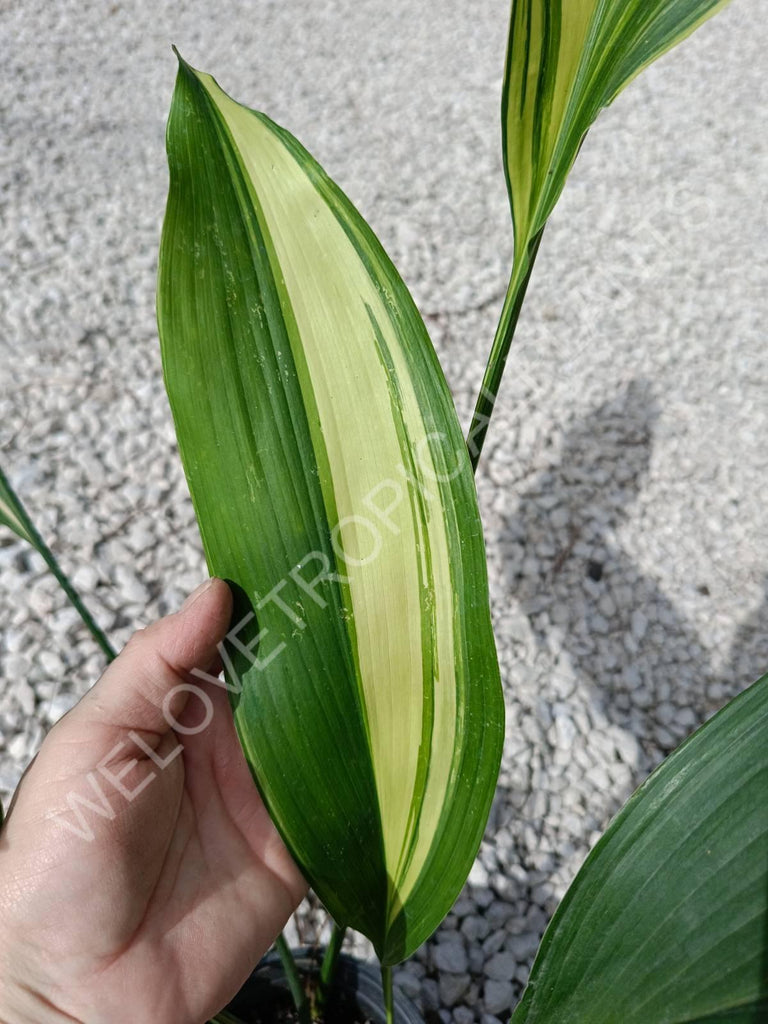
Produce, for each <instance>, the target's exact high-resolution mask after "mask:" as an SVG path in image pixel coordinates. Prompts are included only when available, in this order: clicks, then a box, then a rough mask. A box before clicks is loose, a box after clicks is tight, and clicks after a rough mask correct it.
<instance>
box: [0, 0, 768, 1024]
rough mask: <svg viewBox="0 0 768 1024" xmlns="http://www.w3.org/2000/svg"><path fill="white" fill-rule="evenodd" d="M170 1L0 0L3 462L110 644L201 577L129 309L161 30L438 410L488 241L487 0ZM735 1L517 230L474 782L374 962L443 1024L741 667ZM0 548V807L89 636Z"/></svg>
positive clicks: (750, 521)
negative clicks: (499, 743) (412, 936)
mask: <svg viewBox="0 0 768 1024" xmlns="http://www.w3.org/2000/svg"><path fill="white" fill-rule="evenodd" d="M181 6H182V5H178V4H175V3H173V4H172V3H170V2H168V0H154V2H153V3H152V4H149V3H145V2H137V3H134V4H127V3H124V2H115V3H112V4H110V3H108V2H103V0H102V2H98V3H96V2H94V0H77V2H76V3H75V2H66V0H24V3H23V4H22V3H21V2H20V0H15V2H14V0H11V2H10V4H8V3H6V4H4V5H2V7H1V8H0V26H1V28H0V46H1V47H2V54H3V60H2V67H3V75H4V78H5V80H4V87H3V91H2V99H1V100H0V102H1V103H2V106H3V116H2V119H1V120H0V134H1V136H2V152H3V157H2V161H1V162H0V188H1V189H2V191H1V193H0V209H1V210H2V222H3V230H2V236H1V237H0V261H1V263H0V265H1V267H2V274H3V278H4V286H3V288H2V294H0V345H1V346H2V362H1V364H0V366H1V367H2V368H1V369H0V375H1V376H0V385H1V386H0V408H1V410H2V412H1V418H0V446H1V448H2V455H1V457H2V463H3V466H4V467H5V469H6V471H7V472H8V473H9V475H10V477H11V480H12V482H13V483H14V485H16V486H17V487H18V489H19V491H20V492H21V493H22V495H23V497H24V498H25V500H26V502H27V504H28V505H29V507H30V509H31V510H33V511H34V514H35V516H36V518H37V520H38V523H39V525H40V527H41V529H42V531H43V533H44V534H45V535H46V536H47V537H49V538H50V539H51V540H52V543H53V547H54V549H55V551H56V552H57V553H58V554H59V555H60V557H61V561H62V562H63V564H64V565H65V567H66V568H67V569H68V570H70V571H71V572H72V573H73V574H74V578H75V581H76V583H77V585H78V586H79V587H80V588H81V589H82V591H83V592H84V594H85V595H86V597H87V598H88V600H89V602H90V604H91V606H92V608H93V609H94V611H95V613H96V615H97V617H98V619H99V620H100V621H101V622H102V623H103V624H104V626H105V628H106V629H107V630H108V632H109V634H110V635H111V636H112V637H113V638H114V641H115V642H116V643H118V644H121V643H123V642H124V641H125V640H126V639H127V638H128V636H129V635H130V633H131V631H132V630H133V629H134V628H135V627H137V626H138V625H140V624H145V623H147V622H149V621H152V620H153V619H155V618H156V617H158V616H159V615H161V614H163V613H165V612H168V611H169V610H172V609H174V608H176V607H177V606H178V604H179V603H180V602H181V600H182V598H183V596H184V595H185V594H186V592H188V591H189V590H190V589H191V588H192V587H193V586H194V585H195V584H196V583H197V582H199V580H200V579H201V578H202V577H203V575H204V563H203V558H202V554H201V550H200V544H199V541H198V536H197V532H196V527H195V523H194V518H193V514H192V510H191V506H190V503H189V500H188V496H187V492H186V487H185V484H184V480H183V476H182V472H181V467H180V464H179V461H178V457H177V453H176V450H175V447H174V438H173V431H172V427H171V421H170V415H169V412H168V409H167V405H166V401H165V396H164V392H163V386H162V381H161V375H160V362H159V356H158V347H157V338H156V333H155V320H154V286H155V270H156V253H157V243H158V237H159V231H160V224H161V219H162V213H163V206H164V200H165V190H166V183H167V179H166V167H165V158H164V151H163V131H164V119H165V116H166V113H167V107H168V102H169V99H170V94H171V90H172V87H173V79H174V60H173V58H172V54H171V51H170V44H171V42H175V43H177V45H178V46H179V47H180V49H181V51H182V53H184V54H185V56H187V58H188V59H189V60H191V61H192V62H193V63H194V64H196V65H197V66H199V67H202V68H204V69H208V70H211V71H213V72H214V73H216V74H217V76H218V78H219V80H220V82H221V83H222V85H223V86H224V87H225V88H227V89H228V90H229V91H231V92H233V93H234V95H235V96H237V97H238V98H240V99H242V100H244V101H247V102H249V103H250V104H251V105H253V106H257V107H259V108H261V109H264V110H266V111H267V112H268V113H270V114H271V115H272V116H273V117H275V118H276V119H277V120H278V121H280V122H281V123H284V124H285V125H286V126H287V127H289V128H291V129H292V130H293V131H294V132H295V133H296V134H297V135H298V136H299V137H300V138H301V139H302V141H304V143H305V144H306V145H307V146H308V147H309V148H310V150H311V151H312V152H314V153H315V155H316V156H317V157H318V158H319V159H320V160H321V162H322V163H323V164H324V165H325V166H326V167H327V169H328V170H329V171H330V173H331V174H332V175H334V177H336V179H337V180H338V181H339V182H340V183H341V184H342V186H343V187H344V188H345V190H346V191H347V192H348V193H349V194H350V195H351V197H352V198H353V199H354V200H355V201H356V202H357V203H358V205H359V206H360V207H361V209H362V211H363V212H364V214H365V215H366V216H367V217H368V218H369V220H370V221H371V223H372V224H373V226H374V228H375V229H376V231H377V233H378V234H379V235H380V237H381V238H382V240H383V241H384V243H385V245H386V246H387V248H388V249H389V251H390V253H391V254H392V256H393V258H394V259H395V262H396V263H397V265H398V266H399V267H400V269H401V271H402V272H403V274H404V277H405V279H406V281H407V282H408V283H409V285H410V286H411V287H412V289H413V292H414V295H415V297H416V300H417V302H418V303H419V305H420V308H421V309H422V311H423V312H424V314H425V316H426V318H427V322H428V324H429V326H430V329H431V330H432V333H433V337H434V339H435V343H436V345H437V347H438V349H439V352H440V356H441V358H442V360H443V365H444V367H445V370H446V374H447V376H448V379H449V382H450V384H451V387H452V388H453V390H454V393H455V396H456V400H457V403H458V405H459V408H460V410H461V413H462V416H463V418H464V419H465V420H466V419H467V414H468V412H469V409H470V404H471V398H472V394H473V392H474V390H475V389H476V388H477V385H478V382H479V379H480V375H481V371H482V364H483V353H484V352H485V351H486V349H487V347H488V344H489V341H490V337H491V335H492V332H493V327H494V323H495V317H496V315H497V313H498V309H499V305H500V297H501V294H502V290H503V287H504V284H505V274H506V271H507V268H508V265H509V258H510V251H511V232H510V229H509V222H508V214H507V209H506V199H505V195H504V189H503V180H502V173H501V160H500V155H499V139H498V127H497V121H498V113H497V106H498V95H499V76H500V69H501V65H502V59H503V49H504V31H505V18H506V4H505V3H503V2H500V0H494V2H492V0H477V2H475V3H473V4H466V3H458V2H456V0H442V2H440V3H438V2H436V0H430V2H429V3H422V4H418V5H417V4H408V3H406V2H399V3H395V4H384V3H381V2H376V0H359V2H358V3H356V4H354V5H352V4H346V5H345V4H342V3H341V2H339V0H329V2H325V3H321V4H311V5H310V4H308V3H305V2H301V0H282V2H279V3H278V2H272V0H259V2H258V3H256V4H250V5H249V4H245V3H238V2H234V0H223V2H221V3H218V4H204V3H202V2H201V0H188V2H187V3H185V4H184V5H183V13H179V10H180V7H181ZM762 13H763V12H762V10H761V8H760V5H759V0H739V2H737V3H735V4H734V5H733V6H732V7H730V8H729V9H728V10H726V11H725V12H724V13H723V14H722V15H720V16H719V17H718V18H717V19H716V20H715V21H713V22H711V23H710V24H708V25H707V26H705V27H704V28H703V29H702V30H701V31H700V32H699V33H698V34H697V35H696V36H695V37H694V38H693V39H692V40H689V41H688V43H686V44H685V46H684V48H683V49H682V50H680V51H678V52H677V53H676V54H673V55H671V56H670V57H667V58H665V59H664V60H663V61H661V62H660V63H659V64H658V65H656V66H654V67H653V68H652V69H651V70H650V71H649V72H647V73H646V74H645V75H644V76H643V77H642V78H641V79H639V80H638V81H637V82H635V83H634V84H633V86H632V88H631V89H630V90H629V91H628V92H627V93H626V94H625V95H624V96H622V97H621V98H620V99H619V100H618V101H617V102H616V103H615V104H614V106H613V107H612V108H611V109H610V110H609V111H607V112H606V113H605V114H604V116H603V117H602V118H601V120H600V123H599V125H598V126H597V127H596V128H595V129H594V130H593V132H592V133H591V136H590V138H589V140H588V144H587V145H586V146H585V147H584V150H583V152H582V155H581V156H580V158H579V161H578V164H577V167H576V169H575V171H574V173H573V175H572V177H571V181H570V184H569V186H568V189H567V192H566V195H565V197H564V199H563V201H562V202H561V204H560V206H559V207H558V210H557V212H556V214H555V216H554V217H553V219H552V222H551V226H550V228H549V229H548V232H547V236H546V237H545V241H544V243H543V246H542V252H541V255H540V257H539V263H538V266H537V269H536V273H535V277H534V281H533V285H532V288H531V292H530V296H529V300H528V308H527V312H526V313H525V315H524V318H523V322H522V325H521V331H520V336H519V342H518V343H517V346H516V349H515V351H514V355H513V358H512V360H511V362H510V367H509V370H508V380H507V381H506V385H505V388H504V390H503V392H502V397H501V401H500V406H499V409H498V413H497V416H496V420H495V423H494V425H493V428H492V432H491V435H490V439H489V444H488V449H487V456H486V458H485V464H484V467H483V469H482V471H481V473H480V477H479V490H480V495H481V501H482V508H483V514H484V520H485V527H486V532H487V541H488V548H489V559H490V568H491V580H492V599H493V608H494V616H495V623H496V631H497V637H498V643H499V649H500V656H501V661H502V665H503V675H504V682H505V690H506V698H507V711H508V740H507V746H506V751H505V756H504V765H503V770H502V775H501V780H500V785H499V791H498V798H497V801H496V803H495V806H494V811H493V814H492V822H491V826H490V827H489V831H488V838H487V840H486V842H485V843H484V845H483V848H482V851H481V854H480V857H479V859H478V862H477V864H476V865H475V868H474V870H473V872H472V875H471V877H470V881H469V883H468V885H467V887H466V890H465V892H464V893H463V895H462V897H461V898H460V900H459V902H458V903H457V904H456V906H455V908H454V910H453V912H452V913H451V914H450V915H449V917H448V918H447V920H446V921H445V923H444V924H443V926H442V927H441V929H440V930H439V932H438V934H437V935H436V936H435V937H434V939H433V940H431V941H430V942H429V943H427V944H426V945H425V946H424V947H423V948H422V949H421V950H420V951H419V952H418V953H417V955H416V956H415V957H414V958H413V960H412V961H411V962H410V963H408V964H407V965H405V966H404V967H403V968H402V969H401V970H400V971H399V972H398V975H397V977H398V982H399V984H400V985H401V987H402V988H403V989H404V990H405V991H406V992H407V993H408V994H409V995H411V996H413V997H414V998H415V999H417V1000H421V1001H422V1002H423V1005H424V1008H425V1009H426V1010H428V1011H433V1014H438V1015H439V1017H440V1019H442V1020H443V1021H444V1022H445V1024H448V1022H449V1021H450V1020H453V1021H455V1022H456V1024H470V1022H472V1021H476V1020H477V1021H482V1024H496V1018H503V1017H505V1016H506V1015H507V1014H508V1011H509V1009H510V1007H511V1006H512V1005H513V1004H514V1002H515V1000H516V999H517V997H518V996H519V994H520V991H521V987H522V985H523V984H524V982H525V980H526V977H527V974H528V970H529V967H530V964H531V961H532V958H533V954H534V951H535V949H536V946H537V944H538V941H539V938H540V936H541V933H542V931H543V929H544V926H545V924H546V922H547V920H548V918H549V916H550V914H551V913H552V910H553V909H554V907H555V905H556V903H557V900H558V899H559V898H560V897H561V896H562V894H563V892H564V890H565V888H566V887H567V885H568V883H569V881H570V880H571V879H572V877H573V875H574V873H575V871H576V870H577V868H578V866H579V864H580V863H581V861H582V859H583V857H584V855H585V853H586V852H587V850H588V849H589V847H590V845H591V844H592V843H593V842H594V841H595V840H596V838H597V837H598V835H599V833H600V831H601V830H602V829H603V828H604V826H605V825H606V823H607V821H608V820H609V819H610V817H611V815H612V814H613V813H614V812H615V811H616V809H617V808H618V807H619V805H620V804H621V802H622V801H623V800H624V799H625V798H626V796H627V795H628V794H629V793H630V791H631V790H632V789H633V788H634V786H636V785H637V783H638V782H640V781H641V780H642V779H643V778H644V777H645V775H646V774H647V772H648V771H649V769H650V768H651V767H652V766H653V765H655V764H656V763H658V761H659V760H660V759H661V758H662V757H663V756H664V755H665V754H666V753H668V752H669V751H670V750H671V749H673V747H675V746H676V745H677V744H678V742H679V741H680V740H681V739H682V738H683V737H684V736H686V735H688V734H689V733H690V732H691V731H692V730H693V729H694V728H695V727H696V726H697V725H698V724H700V723H701V722H702V721H703V720H704V719H705V718H706V717H707V716H708V715H710V714H711V713H712V712H713V711H714V710H715V709H717V708H718V707H720V706H721V705H722V704H723V703H724V702H725V701H726V700H727V699H728V698H729V697H730V696H732V695H733V694H735V693H736V692H737V691H738V690H739V689H741V688H742V687H743V686H745V685H746V684H747V683H749V682H750V681H751V680H752V679H754V678H755V677H757V676H758V675H759V674H760V672H761V669H764V668H765V667H768V628H766V627H768V547H767V546H766V540H768V510H767V507H766V503H765V501H764V499H763V497H762V494H761V492H764V487H761V486H759V484H758V481H763V480H764V479H765V471H766V447H765V436H766V430H767V428H768V422H767V418H768V412H767V410H768V403H767V402H766V390H765V380H766V378H768V351H767V350H766V345H765V328H764V318H765V314H766V298H765V295H766V281H765V278H766V266H768V224H766V212H765V205H764V203H763V202H762V199H763V193H764V191H765V187H766V183H768V142H766V135H765V132H764V125H765V111H766V107H767V106H768V103H767V101H768V95H767V93H768V84H767V81H768V80H767V79H766V77H765V75H764V74H763V72H762V70H761V67H762V65H763V62H764V55H765V50H766V46H768V28H766V21H765V19H764V18H763V17H762ZM0 573H2V585H1V586H0V618H1V620H2V622H3V625H4V628H3V630H2V638H1V639H0V673H1V676H0V677H1V678H2V684H1V688H0V736H1V738H0V793H1V794H2V796H3V797H4V798H7V796H8V794H9V793H10V791H12V790H13V788H14V786H15V785H16V782H17V781H18V778H19V775H20V773H21V771H22V770H23V768H24V766H25V764H26V763H27V762H28V760H29V758H30V757H31V755H32V754H33V752H34V751H35V749H36V748H37V746H38V744H39V742H40V739H41V736H42V735H43V734H44V732H45V730H46V729H47V728H48V727H49V725H50V724H51V723H52V722H53V721H55V720H56V719H57V718H58V717H59V716H60V715H61V714H62V713H63V712H64V711H66V710H67V708H69V707H70V706H71V704H72V703H73V702H74V701H75V700H76V699H77V697H78V696H79V695H80V694H82V693H83V692H84V690H85V689H86V688H87V687H88V686H89V685H90V684H91V683H92V682H93V681H94V679H95V678H96V677H97V675H98V673H99V671H100V668H101V658H100V656H99V653H98V651H97V650H96V648H95V646H94V644H93V642H92V641H91V640H90V638H89V637H88V635H87V634H86V633H85V631H84V630H83V628H82V627H81V626H80V625H79V622H78V619H77V617H76V615H75V614H74V613H73V612H72V611H71V610H70V609H69V607H68V606H67V605H66V603H65V600H64V599H63V597H62V595H61V594H60V593H59V592H58V590H57V589H56V586H55V584H54V583H53V582H52V581H51V580H50V579H49V578H48V577H47V575H46V574H45V573H44V571H43V569H42V563H41V562H40V560H39V559H38V558H37V556H34V555H31V554H30V553H29V552H28V551H27V550H26V549H25V548H24V547H23V545H21V544H20V543H17V542H16V541H15V540H14V539H13V538H12V537H9V536H7V535H4V536H2V538H0ZM295 927H296V930H297V931H300V932H301V937H302V938H303V939H305V940H308V939H309V940H311V939H312V938H313V937H316V936H317V935H318V934H321V933H322V917H321V915H320V914H319V912H318V911H317V910H316V908H313V906H312V905H311V904H307V905H306V906H305V907H304V908H303V909H302V911H301V913H300V914H299V915H298V918H297V921H296V923H295ZM356 946H357V948H358V950H360V951H362V952H365V944H364V943H362V942H361V941H359V940H356ZM431 1019H433V1020H434V1019H436V1018H435V1017H434V1016H433V1017H431Z"/></svg>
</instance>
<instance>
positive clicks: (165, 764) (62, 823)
mask: <svg viewBox="0 0 768 1024" xmlns="http://www.w3.org/2000/svg"><path fill="white" fill-rule="evenodd" d="M231 607H232V599H231V595H230V591H229V588H228V587H227V585H226V584H225V583H224V582H223V581H222V580H217V579H214V580H210V581H208V582H207V583H206V584H203V586H202V587H201V588H199V589H198V590H197V591H195V593H194V594H193V595H192V596H191V597H190V598H189V599H188V600H187V602H186V603H185V605H184V607H183V608H182V610H181V611H180V612H178V613H177V614H175V615H169V616H168V617H167V618H164V619H162V620H160V621H159V622H157V623H155V624H154V625H152V626H150V627H149V628H148V629H145V630H142V631H140V632H139V633H137V634H136V635H135V636H134V637H132V639H131V640H130V642H129V643H128V645H127V646H126V648H125V650H124V651H123V652H122V653H121V654H120V656H119V657H118V658H117V659H116V660H115V661H114V662H113V663H112V665H110V667H109V668H108V669H107V671H106V672H105V673H104V675H103V676H102V678H101V679H100V680H99V682H98V683H97V684H96V685H95V686H94V687H93V689H92V690H90V692H89V693H88V694H86V696H85V697H83V699H82V700H81V701H80V703H79V704H77V705H76V707H74V708H73V709H72V711H70V712H69V714H67V715H65V716H64V718H63V719H62V720H61V721H60V722H59V723H57V724H56V725H55V726H54V728H53V729H52V730H51V732H50V733H49V735H48V736H47V737H46V739H45V742H44V743H43V745H42V747H41V749H40V752H39V754H38V755H37V757H36V759H35V760H34V762H33V763H32V765H31V766H30V768H29V769H28V771H27V772H26V774H25V776H24V778H23V779H22V782H21V783H20V785H19V788H18V790H17V792H16V795H15V797H14V800H13V802H12V804H11V808H10V811H9V814H8V818H7V820H6V823H5V826H4V828H3V831H2V833H0V1022H2V1024H33V1022H34V1024H49V1022H51V1024H53V1022H56V1024H58V1022H68V1024H72V1022H76V1024H77V1022H83V1024H124V1022H125V1024H128V1022H131V1024H135V1022H137V1021H140V1022H141V1024H202V1022H203V1021H205V1020H207V1019H208V1017H210V1016H212V1015H213V1014H215V1013H216V1012H217V1011H218V1010H219V1009H221V1007H222V1006H223V1005H224V1004H225V1003H226V1002H227V1001H228V1000H229V999H230V998H231V997H232V996H233V995H234V994H235V992H236V991H237V989H238V988H239V987H240V986H241V985H242V983H243V982H244V981H245V979H246V977H247V976H248V974H249V972H250V971H251V970H252V969H253V967H254V966H255V964H256V962H257V960H258V959H259V958H260V957H261V955H262V954H263V953H264V952H265V951H266V950H267V948H268V947H269V946H270V944H271V943H272V942H273V941H274V939H275V937H276V935H277V934H278V932H279V931H280V929H281V928H282V927H283V925H284V924H285V922H286V920H287V919H288V917H289V916H290V914H291V913H292V912H293V910H294V909H295V907H296V905H297V904H298V902H299V900H300V899H301V898H302V896H303V895H304V893H305V891H306V883H305V882H304V880H303V878H302V877H301V875H300V874H299V872H298V870H297V868H296V867H295V865H294V864H293V862H292V861H291V859H290V857H289V855H288V852H287V850H286V849H285V847H284V846H283V844H282V841H281V840H280V838H279V836H278V834H277V831H276V830H275V828H274V826H273V824H272V822H271V820H270V818H269V816H268V814H267V812H266V809H265V807H264V805H263V803H262V801H261V799H260V797H259V794H258V791H257V789H256V786H255V785H254V783H253V780H252V778H251V775H250V772H249V770H248V767H247V765H246V762H245V759H244V757H243V754H242V751H241V749H240V745H239V743H238V740H237V736H236V733H235V728H234V723H233V719H232V714H231V711H230V708H229V704H228V699H227V694H226V692H225V690H224V689H223V688H222V687H217V686H215V685H214V684H213V683H211V682H204V681H203V680H202V679H200V678H198V677H197V676H192V675H190V673H191V671H192V669H194V668H199V669H201V670H202V671H204V672H207V671H214V672H215V671H217V668H218V659H217V649H216V645H217V643H218V642H219V641H221V640H222V638H223V637H224V634H225V633H226V631H227V629H228V626H229V620H230V615H231ZM212 666H214V667H213V668H212ZM180 745H183V750H182V749H179V747H180ZM132 762H133V763H132ZM89 834H90V835H89Z"/></svg>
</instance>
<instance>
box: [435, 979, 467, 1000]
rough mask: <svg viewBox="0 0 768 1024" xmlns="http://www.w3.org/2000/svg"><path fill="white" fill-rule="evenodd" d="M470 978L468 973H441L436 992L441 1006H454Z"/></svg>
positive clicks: (465, 989)
mask: <svg viewBox="0 0 768 1024" xmlns="http://www.w3.org/2000/svg"><path fill="white" fill-rule="evenodd" d="M471 980H472V979H471V978H470V976H469V975H468V974H447V973H446V974H441V975H440V980H439V982H438V994H439V997H440V1003H441V1005H442V1006H455V1005H456V1003H457V1002H458V1001H459V999H461V997H462V996H463V995H464V993H465V992H466V991H467V989H468V988H469V985H470V981H471Z"/></svg>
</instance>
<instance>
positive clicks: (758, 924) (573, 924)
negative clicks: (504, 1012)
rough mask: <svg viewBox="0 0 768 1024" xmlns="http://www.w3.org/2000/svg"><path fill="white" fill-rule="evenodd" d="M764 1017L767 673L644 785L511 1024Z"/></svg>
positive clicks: (610, 835) (558, 919)
mask: <svg viewBox="0 0 768 1024" xmlns="http://www.w3.org/2000/svg"><path fill="white" fill-rule="evenodd" d="M766 1020H768V676H765V677H763V679H761V680H760V681H759V682H757V683H755V684H754V685H753V686H752V687H750V688H749V689H748V690H746V691H745V692H744V693H743V694H741V695H740V696H738V697H736V698H735V699H734V700H732V701H731V702H730V704H728V705H727V706H726V707H725V708H724V709H723V710H722V711H721V712H720V713H719V714H717V715H716V716H715V717H714V718H712V719H711V720H710V721H709V722H707V724H706V725H704V726H703V727H702V728H701V729H700V730H699V731H698V732H697V733H695V734H694V735H693V736H692V737H691V738H690V739H689V740H688V741H687V742H686V743H684V744H683V745H682V746H681V747H680V748H679V749H678V750H676V751H675V752H674V753H673V754H672V755H671V756H670V757H669V758H667V760H666V761H665V762H664V763H663V764H662V765H661V767H659V768H658V769H657V770H656V771H655V772H654V773H653V775H651V777H650V778H649V779H648V781H647V782H646V783H645V784H644V785H643V786H641V787H640V789H639V790H638V791H637V793H635V795H634V796H633V797H632V798H631V800H630V801H629V802H628V803H627V805H626V806H625V808H624V809H623V810H622V811H621V813H620V814H619V815H618V817H617V818H616V819H615V820H614V822H613V824H612V825H611V826H610V828H609V829H608V831H607V832H606V834H605V835H604V836H603V838H602V839H601V840H600V841H599V842H598V844H597V846H596V847H595V849H594V850H593V851H592V853H591V854H590V856H589V857H588V858H587V860H586V862H585V864H584V866H583V868H582V869H581V871H580V872H579V874H578V875H577V877H576V879H575V881H574V883H573V885H572V886H571V888H570V890H569V891H568V893H567V894H566V896H565V898H564V900H563V902H562V903H561V905H560V907H559V908H558V911H557V913H556V914H555V916H554V918H553V919H552V922H551V924H550V926H549V928H548V929H547V932H546V934H545V935H544V939H543V941H542V944H541V949H540V950H539V954H538V956H537V959H536V962H535V964H534V967H533V971H532V973H531V978H530V982H529V985H528V989H527V990H526V993H525V996H524V998H523V1001H522V1003H521V1005H520V1006H519V1007H518V1009H517V1010H516V1012H515V1014H514V1015H513V1018H512V1024H545V1022H546V1024H617V1022H619V1021H620V1022H621V1024H704V1022H709V1021H712V1022H715V1021H723V1022H725V1021H728V1022H730V1024H758V1022H761V1021H766Z"/></svg>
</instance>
